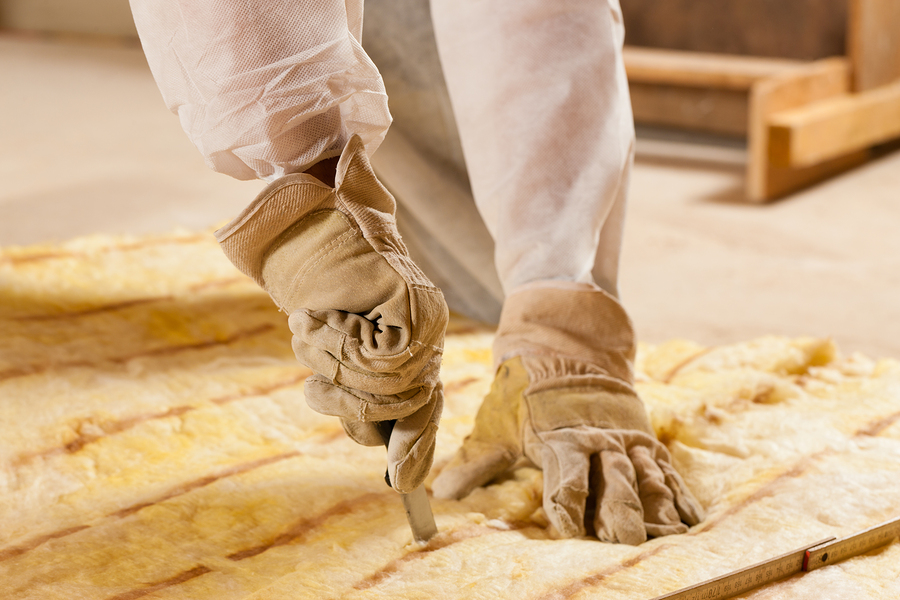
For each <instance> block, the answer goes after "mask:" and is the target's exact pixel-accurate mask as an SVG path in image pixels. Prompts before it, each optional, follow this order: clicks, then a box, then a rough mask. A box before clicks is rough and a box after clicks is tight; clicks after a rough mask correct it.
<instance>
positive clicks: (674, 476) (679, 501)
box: [657, 460, 704, 527]
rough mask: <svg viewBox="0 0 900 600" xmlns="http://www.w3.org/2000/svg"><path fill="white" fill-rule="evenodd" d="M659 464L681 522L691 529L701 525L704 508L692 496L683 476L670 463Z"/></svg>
mask: <svg viewBox="0 0 900 600" xmlns="http://www.w3.org/2000/svg"><path fill="white" fill-rule="evenodd" d="M657 464H658V465H659V468H660V470H662V472H663V475H664V476H665V479H666V485H667V486H668V487H669V489H670V490H672V494H673V495H674V496H675V508H676V509H677V510H678V515H679V516H680V517H681V520H682V521H684V522H685V523H687V524H688V526H690V527H693V526H694V525H696V524H698V523H700V521H702V520H703V517H704V510H703V507H702V506H700V503H699V502H697V499H696V498H694V495H693V494H691V491H690V490H689V489H688V487H687V485H686V484H685V483H684V480H683V479H682V478H681V475H679V474H678V471H676V470H675V467H673V466H672V465H671V464H669V463H668V462H665V461H661V460H660V461H657Z"/></svg>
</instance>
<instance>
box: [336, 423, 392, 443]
mask: <svg viewBox="0 0 900 600" xmlns="http://www.w3.org/2000/svg"><path fill="white" fill-rule="evenodd" d="M341 425H343V427H344V431H345V432H346V433H347V435H348V436H350V439H351V440H353V441H354V442H356V443H357V444H359V445H360V446H383V445H384V441H382V439H381V434H380V433H378V429H377V428H376V427H375V424H374V423H367V422H365V421H354V420H353V419H341Z"/></svg>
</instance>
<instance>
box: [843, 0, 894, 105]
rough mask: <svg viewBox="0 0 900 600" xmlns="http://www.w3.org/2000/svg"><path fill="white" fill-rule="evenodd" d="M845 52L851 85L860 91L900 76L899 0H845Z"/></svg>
mask: <svg viewBox="0 0 900 600" xmlns="http://www.w3.org/2000/svg"><path fill="white" fill-rule="evenodd" d="M849 3H850V5H849V8H850V10H849V15H848V20H847V54H848V55H849V56H850V62H851V64H852V65H853V89H854V91H857V92H861V91H865V90H871V89H874V88H877V87H880V86H883V85H887V84H889V83H892V82H894V81H896V80H897V79H900V0H849Z"/></svg>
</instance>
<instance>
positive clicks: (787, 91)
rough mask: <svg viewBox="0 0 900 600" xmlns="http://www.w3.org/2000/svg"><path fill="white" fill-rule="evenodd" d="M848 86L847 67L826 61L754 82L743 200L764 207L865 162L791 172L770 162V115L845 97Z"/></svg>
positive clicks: (837, 60) (843, 62)
mask: <svg viewBox="0 0 900 600" xmlns="http://www.w3.org/2000/svg"><path fill="white" fill-rule="evenodd" d="M849 87H850V74H849V63H848V61H847V60H846V59H843V58H828V59H824V60H819V61H815V62H812V63H809V64H808V65H807V66H806V67H804V68H802V69H799V70H796V71H791V72H788V73H783V74H780V75H775V76H773V77H769V78H767V79H762V80H760V81H757V82H756V83H755V84H754V85H753V87H752V88H751V90H750V117H749V123H748V132H747V133H748V160H747V181H746V186H747V187H746V190H747V199H748V200H751V201H753V202H765V201H767V200H771V199H773V198H776V197H778V196H781V195H784V194H786V193H788V192H791V191H793V190H795V189H799V188H801V187H804V186H806V185H808V184H810V183H812V182H814V181H816V180H819V179H821V178H823V177H825V176H827V175H828V174H831V173H833V172H837V171H839V170H843V169H846V168H849V166H851V165H853V164H857V162H858V161H860V160H863V159H864V157H862V156H856V157H854V158H853V159H852V160H851V159H844V158H840V159H836V161H835V162H833V163H829V164H825V165H816V166H814V167H812V168H809V169H799V170H798V169H790V168H784V167H777V166H773V165H771V164H770V163H769V118H770V117H771V115H773V114H775V113H778V112H781V111H785V110H788V109H792V108H797V107H800V106H804V105H807V104H810V103H812V102H816V101H819V100H824V99H826V98H831V97H834V96H840V95H843V94H846V93H847V92H848V91H849Z"/></svg>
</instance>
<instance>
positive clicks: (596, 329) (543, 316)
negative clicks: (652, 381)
mask: <svg viewBox="0 0 900 600" xmlns="http://www.w3.org/2000/svg"><path fill="white" fill-rule="evenodd" d="M493 350H494V362H495V366H499V365H500V364H501V363H503V362H505V361H507V360H509V359H511V358H514V357H516V356H523V357H534V358H536V359H540V360H538V361H529V362H530V363H531V364H529V371H530V375H531V382H532V384H538V385H539V384H540V383H541V382H542V381H546V382H547V383H548V384H549V385H550V386H552V387H557V386H555V385H553V384H551V382H552V381H553V380H557V379H569V378H570V376H581V375H584V376H592V377H600V378H603V379H606V380H610V379H611V380H615V382H617V383H618V384H619V385H620V386H624V387H625V388H626V389H629V390H630V389H631V385H632V383H633V381H634V367H633V363H634V357H635V341H634V327H633V326H632V324H631V319H629V318H628V314H627V313H626V312H625V309H624V308H622V305H621V304H619V302H618V300H616V299H615V298H614V297H613V296H611V295H610V294H608V293H607V292H605V291H604V290H602V289H601V288H599V287H598V286H596V285H593V284H587V283H575V282H568V281H542V282H536V283H532V284H528V285H526V286H522V287H520V288H518V289H517V290H516V291H514V292H513V293H512V294H510V295H509V296H508V297H507V298H506V301H505V302H504V304H503V312H502V313H501V314H500V325H499V327H498V329H497V337H496V338H495V340H494V348H493ZM606 387H609V384H607V385H606Z"/></svg>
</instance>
